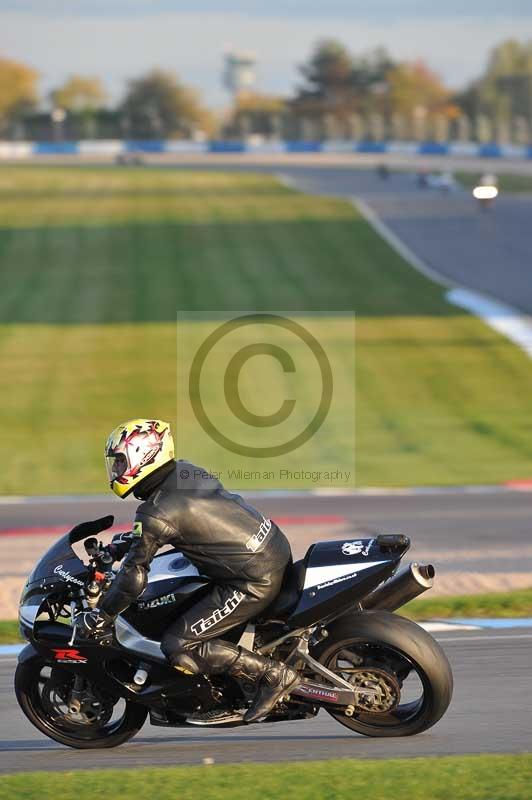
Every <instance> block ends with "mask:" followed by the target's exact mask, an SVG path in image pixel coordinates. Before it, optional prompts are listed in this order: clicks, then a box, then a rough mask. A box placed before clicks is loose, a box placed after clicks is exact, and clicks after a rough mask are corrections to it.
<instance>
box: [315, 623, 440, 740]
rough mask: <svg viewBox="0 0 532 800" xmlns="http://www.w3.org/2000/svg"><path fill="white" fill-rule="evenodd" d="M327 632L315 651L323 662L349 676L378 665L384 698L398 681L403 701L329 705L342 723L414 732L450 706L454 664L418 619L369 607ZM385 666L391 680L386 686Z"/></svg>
mask: <svg viewBox="0 0 532 800" xmlns="http://www.w3.org/2000/svg"><path fill="white" fill-rule="evenodd" d="M328 633H329V635H328V637H327V638H326V639H325V640H324V641H323V642H321V643H320V644H319V645H318V646H317V647H316V648H314V649H313V652H312V655H313V657H314V658H316V659H318V660H319V661H320V662H321V663H322V664H323V665H324V666H326V667H328V669H330V670H332V671H333V672H337V673H338V674H339V675H342V677H344V679H346V680H349V679H350V677H351V678H355V676H356V675H358V674H360V670H364V671H366V670H367V671H368V672H370V673H371V668H372V667H373V668H374V669H375V681H374V683H373V686H374V687H375V686H376V687H377V689H378V691H380V692H381V694H380V695H379V699H382V698H383V697H385V696H386V694H388V696H390V695H392V694H393V686H394V685H395V686H397V687H398V688H399V687H400V691H401V698H400V699H399V702H398V704H397V705H396V706H395V707H394V708H391V709H390V710H389V711H385V712H383V711H382V710H381V711H377V712H375V713H372V712H361V713H357V712H355V713H354V714H353V716H347V715H346V714H345V712H344V711H343V710H342V711H341V710H338V711H334V710H332V709H327V711H328V713H329V714H330V715H331V716H332V717H333V718H334V719H335V720H336V721H337V722H339V723H340V724H341V725H345V727H347V728H349V729H350V730H352V731H356V732H357V733H361V734H363V735H364V736H374V737H391V736H413V735H415V734H418V733H421V732H422V731H426V730H428V729H429V728H431V727H432V726H433V725H435V724H436V722H438V720H439V719H440V718H441V717H442V716H443V714H444V713H445V712H446V710H447V708H448V707H449V703H450V702H451V697H452V691H453V677H452V672H451V667H450V665H449V662H448V660H447V657H446V655H445V653H444V652H443V650H442V649H441V647H440V646H439V644H438V643H437V642H436V641H435V640H434V639H433V638H432V636H430V634H428V633H427V631H425V630H424V629H423V628H421V627H420V626H419V625H416V624H415V623H414V622H412V621H411V620H408V619H405V618H404V617H399V616H397V615H395V614H391V613H389V612H387V611H365V612H360V613H354V614H351V615H349V616H345V617H342V618H341V619H340V620H338V622H336V623H333V624H331V626H330V627H329V631H328ZM383 672H386V673H387V674H389V675H390V676H391V677H392V680H391V681H390V682H388V683H387V682H386V681H384V683H383V684H381V686H382V689H381V686H379V680H382V678H379V676H382V674H383ZM412 679H414V682H412ZM408 681H410V683H408ZM417 687H418V688H417ZM409 693H410V694H411V695H412V697H411V699H410V696H409ZM416 695H417V696H416ZM405 699H406V700H407V702H404V700H405Z"/></svg>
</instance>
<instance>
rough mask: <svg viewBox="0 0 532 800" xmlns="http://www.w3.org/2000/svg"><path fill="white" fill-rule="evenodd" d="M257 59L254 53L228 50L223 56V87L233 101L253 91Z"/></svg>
mask: <svg viewBox="0 0 532 800" xmlns="http://www.w3.org/2000/svg"><path fill="white" fill-rule="evenodd" d="M256 63H257V58H256V56H255V54H254V53H251V52H247V51H236V50H230V51H228V52H226V53H225V55H224V70H223V78H222V80H223V85H224V86H225V88H226V89H227V90H228V91H229V92H230V93H231V94H232V96H233V99H235V98H237V97H238V96H240V95H242V94H245V93H246V92H251V91H253V89H254V87H255V84H256V79H257V73H256Z"/></svg>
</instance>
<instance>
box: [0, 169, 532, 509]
mask: <svg viewBox="0 0 532 800" xmlns="http://www.w3.org/2000/svg"><path fill="white" fill-rule="evenodd" d="M0 217H1V219H2V227H0V268H1V269H2V273H3V274H4V275H6V276H7V280H5V281H4V284H3V288H2V292H1V293H0V370H1V373H2V374H3V375H8V376H9V387H10V390H9V392H4V394H3V396H2V401H1V412H2V421H3V436H2V439H1V441H0V459H1V460H3V461H4V462H5V463H9V469H8V470H4V471H3V473H2V475H1V476H0V493H2V494H20V493H21V492H23V493H27V494H54V493H72V492H74V493H84V492H101V491H103V490H104V488H105V476H104V470H103V468H102V456H101V451H102V442H104V441H105V438H106V436H107V434H108V433H109V431H110V430H111V429H112V428H113V427H114V426H115V425H116V424H117V422H118V421H120V420H123V419H127V418H131V417H138V416H151V415H153V416H156V417H160V418H162V419H168V420H169V421H170V422H172V423H174V427H175V428H176V432H177V439H178V445H179V453H178V454H179V456H180V457H185V458H188V459H190V460H192V461H193V462H195V463H197V464H200V465H202V466H205V467H207V468H209V469H215V470H222V469H223V470H224V472H223V477H222V479H223V480H224V481H225V482H226V483H227V484H228V485H229V487H230V488H232V487H234V488H243V489H244V488H259V487H260V488H274V487H293V488H309V487H312V486H314V485H315V484H316V483H318V484H320V483H321V484H322V485H323V484H325V485H328V484H327V483H326V482H325V481H320V480H319V479H318V480H314V478H313V477H312V476H310V477H308V478H305V477H304V478H303V479H301V478H294V479H293V480H291V479H290V478H286V477H284V476H282V475H281V474H280V472H279V470H278V469H277V470H272V472H273V474H272V477H270V478H267V479H265V478H264V476H263V474H258V475H257V474H256V470H257V469H259V470H260V469H261V468H262V467H269V466H270V465H269V463H264V462H265V461H267V460H265V459H263V460H262V462H261V463H260V464H259V463H258V462H259V461H260V459H254V458H251V459H247V460H246V458H243V457H242V456H240V455H235V454H234V453H231V452H229V450H226V449H223V448H221V447H220V446H219V445H216V444H215V442H214V441H213V439H212V438H210V437H209V436H208V435H206V434H205V433H204V432H203V431H202V430H201V429H200V426H199V425H198V424H197V421H196V419H195V417H194V415H193V414H192V413H191V411H190V403H189V402H188V397H187V392H188V381H187V379H186V378H187V375H186V371H185V369H184V368H183V363H182V361H181V360H180V358H181V357H179V358H178V351H177V349H176V323H175V319H176V310H177V309H180V310H184V311H187V312H193V313H197V314H202V315H203V316H204V317H205V315H207V316H208V313H209V312H210V313H211V315H212V314H214V315H216V314H217V315H220V314H229V315H232V314H234V313H235V312H236V313H237V314H238V313H239V312H249V311H250V310H253V311H270V312H271V311H274V312H276V313H281V314H283V313H285V314H288V315H290V316H296V317H298V318H303V319H304V320H305V321H306V323H308V324H311V325H312V331H313V334H314V336H315V338H317V340H318V342H320V343H323V344H324V346H325V345H327V347H326V351H327V355H330V354H332V359H333V364H334V374H333V378H334V400H335V402H337V410H338V413H335V415H334V418H333V416H332V415H329V417H328V419H327V426H329V427H328V429H327V430H326V427H327V426H326V425H324V426H322V429H321V430H320V431H319V435H315V436H313V437H312V438H311V440H310V441H309V442H308V443H307V444H306V445H305V448H299V449H296V450H295V451H292V452H291V453H290V454H288V455H287V456H286V457H285V456H283V458H282V464H281V463H279V464H278V465H276V466H283V467H285V468H287V469H288V470H290V471H294V470H297V469H298V468H303V470H308V469H309V468H310V469H312V471H315V472H320V471H323V470H324V469H331V468H333V467H334V468H338V469H342V470H344V471H345V470H347V469H348V467H349V466H350V465H351V463H352V462H353V453H354V454H355V463H356V480H353V478H352V477H351V479H350V481H349V482H348V483H347V485H353V483H356V485H375V486H405V485H416V484H418V485H428V484H447V485H448V484H464V483H476V482H480V483H499V482H503V481H505V480H509V479H513V478H520V477H527V476H528V475H529V474H532V426H530V424H529V420H530V418H531V416H532V371H531V370H530V364H529V361H528V360H527V357H526V356H525V354H524V353H522V352H521V351H519V350H518V349H517V348H516V347H515V346H514V345H512V344H511V343H510V342H508V341H507V340H505V339H504V338H502V337H501V336H499V335H498V334H496V333H494V332H493V331H491V330H490V329H488V328H487V327H485V326H484V325H483V324H482V323H481V322H480V321H479V320H477V319H475V318H474V317H471V316H468V315H466V314H463V313H461V312H459V311H458V309H456V308H455V307H452V306H450V305H449V304H447V303H446V302H445V298H444V292H443V290H442V289H441V287H439V286H436V285H435V284H433V283H431V282H430V281H428V280H427V279H426V278H424V277H423V276H422V275H420V274H419V273H417V272H416V271H415V270H414V269H412V268H411V267H410V266H409V265H408V264H407V263H406V262H405V261H404V260H403V259H402V258H401V257H400V256H399V255H398V254H397V253H396V252H395V251H393V250H391V249H390V247H389V246H388V245H387V244H386V243H385V242H384V241H383V240H382V239H380V238H379V236H378V235H377V234H376V233H375V232H374V231H373V229H372V228H371V227H370V226H368V225H367V223H366V222H365V221H364V220H363V219H362V218H361V217H360V216H359V215H358V214H357V212H356V211H355V210H354V209H353V207H352V206H351V205H350V204H349V203H348V202H346V201H344V200H340V199H334V198H317V197H312V196H307V195H304V194H301V193H298V192H295V191H292V190H290V189H287V188H285V187H283V186H281V185H280V184H279V183H278V182H276V181H275V180H274V179H273V178H271V177H268V176H260V175H251V174H250V175H247V174H246V175H244V174H240V175H239V174H234V173H201V172H189V171H182V172H180V171H179V170H170V169H169V170H161V169H149V168H146V169H142V170H132V169H115V168H107V169H101V168H80V167H77V168H76V167H72V168H50V167H46V166H42V167H31V166H29V167H1V168H0ZM353 312H355V315H356V326H355V331H356V347H355V356H356V361H355V372H356V376H355V377H356V382H355V388H356V415H355V409H354V402H353V397H354V395H355V391H354V389H353V382H352V381H351V382H350V381H349V380H346V376H347V374H348V372H349V370H350V369H351V368H352V363H353V361H354V360H355V359H354V358H353V354H352V350H350V344H351V342H352V339H353V336H352V327H351V326H350V324H349V323H350V320H351V317H352V315H353ZM202 324H203V323H202V321H201V319H197V320H196V321H192V322H190V323H189V324H188V330H189V331H192V332H194V333H197V332H198V331H200V332H201V330H202V328H201V326H202ZM185 328H186V326H185ZM186 335H187V334H186V331H185V334H184V336H185V338H184V339H183V341H188V340H187V339H186ZM224 341H225V350H223V351H222V352H221V357H220V358H219V364H220V366H221V367H225V364H226V363H228V362H227V360H226V361H224V360H223V358H222V356H223V357H225V358H226V359H227V358H230V357H231V356H232V355H233V354H234V351H233V353H231V352H230V350H231V340H230V339H228V338H226V339H225V340H224ZM190 352H194V349H193V348H191V350H190ZM313 364H314V366H315V362H312V361H311V359H310V357H308V359H307V361H306V362H305V363H304V364H303V370H301V368H300V365H299V364H296V372H297V380H295V379H294V377H293V376H291V375H290V373H289V372H288V373H285V372H284V371H283V369H279V364H278V362H277V361H276V360H275V359H272V358H271V357H270V356H257V357H254V358H253V359H250V360H249V362H247V364H246V366H245V368H243V369H242V382H243V392H244V394H245V392H246V391H247V396H245V397H244V401H245V402H244V406H245V408H246V409H249V410H250V411H251V412H252V413H255V414H257V415H263V417H266V416H267V415H268V414H269V415H270V416H273V415H272V412H273V411H275V410H276V409H278V408H279V407H280V405H282V404H281V403H280V398H281V399H282V398H292V397H295V400H296V406H295V408H296V409H299V408H302V409H303V411H304V412H305V414H307V417H308V416H309V413H310V409H311V408H315V406H316V405H317V402H316V397H315V396H314V395H315V392H314V389H317V390H319V389H321V386H319V385H318V380H317V379H316V376H315V375H314V377H313V373H312V371H311V367H312V365H313ZM180 370H181V372H180ZM305 370H306V372H305ZM178 375H179V376H180V380H179V381H178V380H177V377H178ZM206 386H207V388H206V389H205V392H204V393H205V394H206V395H209V396H208V397H207V398H206V399H208V400H210V402H211V406H213V405H214V406H215V411H216V412H217V413H218V414H219V419H218V420H217V421H218V422H219V423H220V424H219V425H218V428H220V426H221V425H222V424H223V426H224V428H225V430H224V431H223V432H225V433H227V432H228V433H229V434H231V435H232V433H233V430H232V427H231V426H232V425H233V423H234V425H235V426H236V425H240V427H241V428H243V430H244V431H245V432H247V435H248V436H250V433H249V432H250V431H251V437H252V438H253V437H256V438H257V439H259V438H260V437H264V438H268V437H270V436H271V437H272V438H273V437H274V436H275V434H276V429H275V430H273V429H272V428H270V427H268V426H266V427H262V428H260V427H255V428H253V426H251V425H249V424H247V423H242V421H241V419H239V418H238V415H237V414H235V413H233V411H231V410H229V408H228V404H227V402H225V401H224V395H223V389H222V384H220V383H219V382H218V383H216V382H209V381H207V382H206ZM176 387H177V391H176ZM296 390H297V391H298V392H300V394H298V395H295V392H296ZM313 404H314V405H313ZM183 408H185V412H183V411H182V409H183ZM178 409H179V412H178V411H177V410H178ZM307 412H309V413H307ZM353 421H354V422H353ZM299 422H300V420H299V418H298V417H297V414H291V415H290V416H289V417H288V419H287V421H286V423H285V424H286V431H284V430H283V431H281V433H282V435H283V441H286V440H287V439H289V438H292V434H295V433H296V432H299V431H300V430H301V427H299V429H298V430H296V429H297V428H298V426H299ZM353 424H354V425H355V426H356V430H355V436H354V437H353V436H350V435H347V432H348V431H350V430H351V429H352V427H353ZM226 426H229V430H228V429H227V427H226ZM285 433H286V438H284V434H285ZM322 434H323V435H322ZM233 438H236V437H233ZM353 440H354V441H355V443H356V448H355V446H354V445H353ZM253 445H254V446H256V442H255V441H253ZM239 468H243V469H244V470H246V472H247V473H248V474H242V476H241V477H234V478H231V476H230V475H229V470H232V471H233V472H234V471H235V470H238V469H239ZM330 485H333V484H330ZM336 485H346V484H341V483H340V482H338V483H337V484H336Z"/></svg>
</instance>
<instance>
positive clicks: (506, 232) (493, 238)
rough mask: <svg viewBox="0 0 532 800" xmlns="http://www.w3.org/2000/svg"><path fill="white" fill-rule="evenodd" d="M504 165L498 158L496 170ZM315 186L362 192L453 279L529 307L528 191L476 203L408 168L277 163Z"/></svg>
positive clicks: (531, 199)
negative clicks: (423, 185)
mask: <svg viewBox="0 0 532 800" xmlns="http://www.w3.org/2000/svg"><path fill="white" fill-rule="evenodd" d="M503 169H504V167H503V166H502V165H501V171H503ZM282 173H283V174H285V175H287V176H289V177H290V178H292V180H293V181H294V183H295V185H296V186H298V187H299V188H301V189H304V190H305V191H308V192H311V193H313V194H330V195H337V196H346V197H360V198H362V199H363V200H364V201H365V202H366V203H367V204H368V205H369V206H370V208H371V209H372V210H373V211H374V212H375V214H376V215H377V216H378V217H379V218H380V219H381V220H382V221H383V222H384V223H385V224H386V225H387V227H388V228H389V229H391V230H392V232H393V233H395V234H396V236H398V237H399V239H401V241H402V242H404V244H406V245H407V246H408V247H409V248H410V250H411V251H412V252H413V253H415V255H416V256H418V258H420V259H422V260H423V261H424V263H425V264H426V265H427V266H428V267H430V268H431V269H432V270H434V271H435V272H437V273H438V274H439V275H441V276H442V277H443V278H445V279H447V280H448V281H450V282H451V283H454V284H458V285H461V286H465V287H467V288H469V289H473V290H475V291H478V292H482V293H485V294H488V295H490V296H491V297H494V298H496V299H498V300H502V301H503V302H505V303H507V304H508V305H511V306H514V307H516V308H518V309H520V310H522V311H524V312H526V313H531V312H532V280H531V279H530V270H529V267H530V265H532V236H531V235H530V228H529V220H530V216H531V214H532V194H519V195H518V194H508V193H505V192H501V195H500V196H499V198H498V199H497V201H496V203H495V205H494V207H493V208H492V209H489V210H488V211H482V210H481V209H480V207H479V206H478V204H477V202H476V201H475V200H474V199H473V197H472V195H471V192H469V191H468V190H465V189H463V188H461V187H457V188H456V190H454V191H451V192H442V191H438V190H434V189H423V190H421V189H419V188H418V186H417V183H416V180H415V175H414V173H412V172H392V173H391V175H390V177H389V179H388V180H382V179H380V178H378V177H377V175H376V173H375V171H370V170H366V171H361V170H349V169H338V168H336V169H333V168H328V169H317V168H314V169H312V168H309V167H307V168H305V169H295V168H287V169H283V170H282Z"/></svg>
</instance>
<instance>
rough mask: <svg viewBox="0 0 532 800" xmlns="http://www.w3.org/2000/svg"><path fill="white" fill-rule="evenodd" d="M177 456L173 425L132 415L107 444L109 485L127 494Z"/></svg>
mask: <svg viewBox="0 0 532 800" xmlns="http://www.w3.org/2000/svg"><path fill="white" fill-rule="evenodd" d="M173 458H174V440H173V439H172V434H171V433H170V425H169V424H168V423H167V422H162V421H161V420H160V419H131V420H129V422H123V423H122V424H121V425H119V426H118V427H117V428H115V429H114V431H113V432H112V433H111V434H110V436H109V438H108V439H107V444H106V446H105V461H106V465H107V474H108V475H109V485H110V487H111V489H112V490H113V492H114V493H115V494H116V495H118V497H126V496H127V495H128V494H129V493H130V492H132V491H133V489H134V488H135V487H136V486H138V484H139V483H140V482H141V481H143V480H144V478H146V477H147V476H148V475H151V473H152V472H155V470H156V469H159V467H162V466H164V465H165V464H168V462H169V461H172V460H173Z"/></svg>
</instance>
